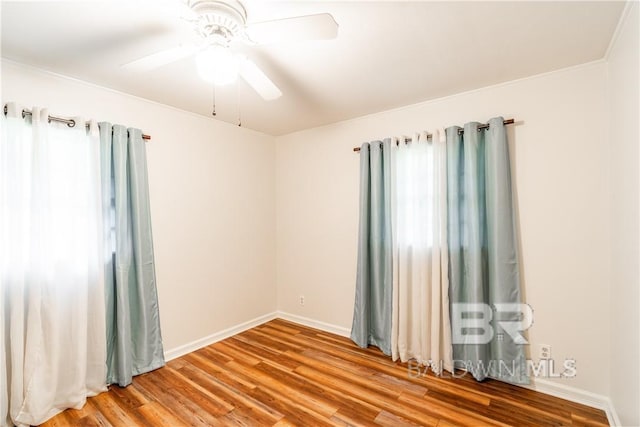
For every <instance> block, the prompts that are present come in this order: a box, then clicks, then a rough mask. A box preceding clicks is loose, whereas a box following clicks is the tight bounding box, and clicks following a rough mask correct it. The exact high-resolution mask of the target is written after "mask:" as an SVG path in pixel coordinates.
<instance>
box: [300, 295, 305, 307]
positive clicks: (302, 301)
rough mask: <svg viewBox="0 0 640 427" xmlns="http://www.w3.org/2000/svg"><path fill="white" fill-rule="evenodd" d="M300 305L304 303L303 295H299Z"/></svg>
mask: <svg viewBox="0 0 640 427" xmlns="http://www.w3.org/2000/svg"><path fill="white" fill-rule="evenodd" d="M300 305H304V295H300Z"/></svg>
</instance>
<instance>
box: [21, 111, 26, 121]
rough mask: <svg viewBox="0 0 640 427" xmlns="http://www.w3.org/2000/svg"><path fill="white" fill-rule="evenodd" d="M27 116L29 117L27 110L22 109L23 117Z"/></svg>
mask: <svg viewBox="0 0 640 427" xmlns="http://www.w3.org/2000/svg"><path fill="white" fill-rule="evenodd" d="M25 117H27V111H26V110H22V118H23V119H24V118H25Z"/></svg>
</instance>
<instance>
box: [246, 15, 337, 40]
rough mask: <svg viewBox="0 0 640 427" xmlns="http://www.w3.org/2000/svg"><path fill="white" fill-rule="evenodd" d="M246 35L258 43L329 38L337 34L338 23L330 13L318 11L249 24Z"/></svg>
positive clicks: (333, 37)
mask: <svg viewBox="0 0 640 427" xmlns="http://www.w3.org/2000/svg"><path fill="white" fill-rule="evenodd" d="M247 35H248V36H249V38H250V39H251V40H252V41H254V42H256V43H258V44H268V43H283V42H291V41H301V40H331V39H335V38H336V37H337V36H338V23H337V22H336V20H335V19H334V18H333V16H332V15H331V14H329V13H319V14H317V15H307V16H297V17H294V18H285V19H277V20H275V21H265V22H258V23H255V24H251V25H249V26H248V27H247Z"/></svg>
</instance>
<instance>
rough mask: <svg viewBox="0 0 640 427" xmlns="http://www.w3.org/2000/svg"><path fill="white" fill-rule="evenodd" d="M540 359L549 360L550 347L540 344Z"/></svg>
mask: <svg viewBox="0 0 640 427" xmlns="http://www.w3.org/2000/svg"><path fill="white" fill-rule="evenodd" d="M540 359H551V346H550V345H549V344H540Z"/></svg>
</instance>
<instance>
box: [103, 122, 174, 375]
mask: <svg viewBox="0 0 640 427" xmlns="http://www.w3.org/2000/svg"><path fill="white" fill-rule="evenodd" d="M99 125H100V148H101V165H102V201H103V205H102V206H103V215H104V218H105V220H104V224H105V226H104V227H105V229H104V237H105V242H106V243H105V251H106V254H107V255H106V258H107V259H106V266H105V269H106V270H105V278H106V280H105V293H106V309H107V312H106V316H107V369H108V373H107V383H109V384H118V385H120V386H126V385H128V384H130V383H131V380H132V376H134V375H138V374H142V373H145V372H149V371H151V370H154V369H157V368H159V367H161V366H163V365H164V363H165V362H164V352H163V347H162V335H161V331H160V318H159V309H158V296H157V289H156V274H155V263H154V255H153V236H152V232H151V214H150V205H149V185H148V181H147V179H148V178H147V161H146V152H145V147H144V142H143V140H142V132H141V131H140V130H139V129H132V128H129V129H127V128H126V127H124V126H121V125H113V126H112V125H111V124H110V123H100V124H99Z"/></svg>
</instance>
